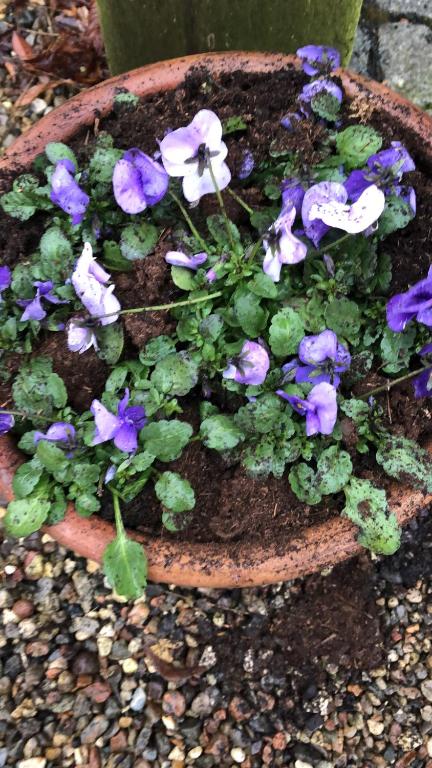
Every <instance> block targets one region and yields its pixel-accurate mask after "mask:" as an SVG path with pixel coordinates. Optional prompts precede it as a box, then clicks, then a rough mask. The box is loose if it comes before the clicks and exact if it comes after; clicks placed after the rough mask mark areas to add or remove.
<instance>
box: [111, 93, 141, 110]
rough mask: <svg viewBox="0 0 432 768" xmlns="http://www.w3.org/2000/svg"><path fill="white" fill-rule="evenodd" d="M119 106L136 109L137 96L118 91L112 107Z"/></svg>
mask: <svg viewBox="0 0 432 768" xmlns="http://www.w3.org/2000/svg"><path fill="white" fill-rule="evenodd" d="M119 104H120V105H121V106H125V107H136V106H137V104H139V96H136V95H135V93H131V92H130V91H126V90H124V91H120V93H116V95H115V96H114V106H115V105H119Z"/></svg>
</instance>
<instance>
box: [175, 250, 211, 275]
mask: <svg viewBox="0 0 432 768" xmlns="http://www.w3.org/2000/svg"><path fill="white" fill-rule="evenodd" d="M165 261H166V262H167V264H171V265H172V266H173V267H186V269H193V270H197V269H198V268H199V267H200V266H201V265H202V264H204V262H205V261H207V254H206V253H205V252H204V251H202V252H200V253H196V254H195V255H194V256H187V255H186V254H185V253H182V251H168V253H167V254H166V256H165Z"/></svg>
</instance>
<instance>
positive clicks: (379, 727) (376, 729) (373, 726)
mask: <svg viewBox="0 0 432 768" xmlns="http://www.w3.org/2000/svg"><path fill="white" fill-rule="evenodd" d="M367 726H368V728H369V732H370V733H371V734H372V735H373V736H381V734H382V732H383V730H384V723H382V722H380V721H379V720H373V718H370V720H368V721H367Z"/></svg>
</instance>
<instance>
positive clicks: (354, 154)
mask: <svg viewBox="0 0 432 768" xmlns="http://www.w3.org/2000/svg"><path fill="white" fill-rule="evenodd" d="M381 146H382V138H381V136H380V135H379V133H377V132H376V131H375V130H374V129H373V128H371V127H370V126H369V125H350V126H349V127H348V128H345V130H344V131H341V132H340V133H337V134H336V147H337V150H338V152H339V154H340V155H341V158H342V162H343V163H344V164H345V166H346V167H347V169H350V168H360V167H361V166H362V165H364V164H365V162H366V160H367V159H368V158H369V157H370V156H371V155H373V154H375V152H378V150H379V149H381Z"/></svg>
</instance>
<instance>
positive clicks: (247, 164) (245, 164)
mask: <svg viewBox="0 0 432 768" xmlns="http://www.w3.org/2000/svg"><path fill="white" fill-rule="evenodd" d="M254 167H255V160H254V156H253V154H252V152H251V151H250V150H249V149H245V150H244V152H243V157H242V162H241V166H240V170H239V172H238V174H237V176H238V177H239V179H247V177H248V176H250V175H251V173H252V171H253V169H254Z"/></svg>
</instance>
